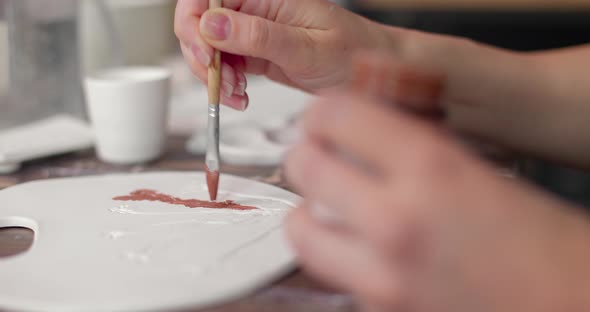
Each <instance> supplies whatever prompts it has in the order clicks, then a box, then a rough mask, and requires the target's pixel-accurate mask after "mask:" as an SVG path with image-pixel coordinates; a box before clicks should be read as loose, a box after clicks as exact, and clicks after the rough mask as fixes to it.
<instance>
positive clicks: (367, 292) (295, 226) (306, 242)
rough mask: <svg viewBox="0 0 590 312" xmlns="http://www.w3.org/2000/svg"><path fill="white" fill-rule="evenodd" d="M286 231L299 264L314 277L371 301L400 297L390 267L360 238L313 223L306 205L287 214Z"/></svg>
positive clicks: (389, 300) (397, 285) (396, 282)
mask: <svg viewBox="0 0 590 312" xmlns="http://www.w3.org/2000/svg"><path fill="white" fill-rule="evenodd" d="M287 234H288V236H289V239H290V241H291V242H292V245H293V247H294V249H295V251H296V253H297V258H298V261H299V263H300V264H301V265H302V266H303V268H304V269H306V270H307V271H308V272H310V273H311V274H313V275H314V276H317V277H318V278H320V279H322V280H324V281H326V282H328V283H330V284H331V285H333V286H335V287H337V288H340V289H342V290H344V291H347V292H351V293H353V294H355V295H358V296H360V297H363V298H371V301H375V302H388V303H393V302H396V301H398V300H399V298H401V292H400V288H399V285H400V280H399V279H396V276H397V277H399V275H397V274H396V272H393V271H392V268H393V266H391V265H390V264H389V263H387V262H386V261H384V259H383V258H382V257H381V256H380V255H379V253H378V252H376V251H375V250H374V249H372V247H371V246H370V245H368V244H366V243H365V242H364V241H363V240H362V239H361V238H359V237H357V236H355V235H354V234H351V233H348V232H346V231H341V230H339V229H334V228H329V227H325V226H322V225H321V224H320V223H318V222H316V221H315V220H314V218H313V217H312V216H311V215H310V213H309V209H308V208H306V207H305V205H304V206H303V207H300V208H298V209H296V210H295V211H294V212H293V213H292V214H291V215H290V216H289V219H288V222H287Z"/></svg>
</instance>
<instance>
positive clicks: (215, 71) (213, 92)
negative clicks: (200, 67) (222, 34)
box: [208, 0, 222, 105]
mask: <svg viewBox="0 0 590 312" xmlns="http://www.w3.org/2000/svg"><path fill="white" fill-rule="evenodd" d="M221 7H222V0H209V9H215V8H221ZM208 85H209V87H208V88H209V104H217V105H219V102H220V92H221V52H219V51H218V50H215V53H214V56H213V59H212V60H211V64H210V65H209V80H208Z"/></svg>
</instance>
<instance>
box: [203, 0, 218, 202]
mask: <svg viewBox="0 0 590 312" xmlns="http://www.w3.org/2000/svg"><path fill="white" fill-rule="evenodd" d="M221 6H222V0H210V1H209V9H215V8H220V7H221ZM208 82H209V87H208V88H209V123H208V126H207V155H206V159H205V163H206V166H207V168H206V170H207V188H208V190H209V197H210V199H211V200H216V199H217V191H218V187H219V169H220V159H219V158H220V156H219V111H220V109H219V103H220V84H221V53H220V52H219V51H218V50H215V53H214V57H213V59H212V61H211V64H210V65H209V79H208Z"/></svg>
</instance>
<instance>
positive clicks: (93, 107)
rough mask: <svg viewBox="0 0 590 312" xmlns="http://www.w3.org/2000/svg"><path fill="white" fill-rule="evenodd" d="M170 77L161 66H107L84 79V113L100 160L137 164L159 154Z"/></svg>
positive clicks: (168, 98) (162, 148)
mask: <svg viewBox="0 0 590 312" xmlns="http://www.w3.org/2000/svg"><path fill="white" fill-rule="evenodd" d="M170 78H171V74H170V72H169V71H168V70H166V69H164V68H160V67H127V68H118V69H110V70H106V71H103V72H100V73H98V74H95V75H92V76H89V77H87V78H86V81H85V86H84V87H85V91H86V102H87V105H88V113H89V116H90V120H91V122H92V126H93V129H94V134H95V136H96V149H97V153H98V157H99V158H100V159H101V160H102V161H105V162H109V163H114V164H138V163H145V162H149V161H152V160H155V159H157V158H158V157H159V156H161V155H162V153H163V151H164V145H165V140H166V128H167V127H166V126H167V125H166V121H167V117H168V116H167V115H168V104H169V100H170Z"/></svg>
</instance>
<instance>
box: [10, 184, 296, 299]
mask: <svg viewBox="0 0 590 312" xmlns="http://www.w3.org/2000/svg"><path fill="white" fill-rule="evenodd" d="M204 180H205V177H204V174H203V173H150V174H134V175H110V176H101V177H88V178H73V179H62V180H53V181H43V182H34V183H28V184H23V185H20V186H17V187H13V188H10V189H7V190H3V191H0V227H7V226H24V227H29V228H31V229H33V230H34V231H35V233H36V236H35V242H34V243H33V246H32V247H31V249H30V250H29V251H27V252H26V253H24V254H21V255H18V256H15V257H11V258H6V259H1V260H0V279H1V282H0V310H2V309H8V310H26V311H138V310H147V311H158V310H160V311H161V310H170V309H174V308H183V307H190V308H194V307H202V306H207V305H211V304H216V303H220V302H222V301H225V300H233V299H236V298H237V297H239V296H242V295H245V294H248V293H249V292H251V291H253V290H255V289H257V288H259V287H262V286H264V285H267V284H268V283H270V282H272V281H273V280H275V279H277V278H278V277H280V276H281V275H283V274H285V273H287V272H289V271H290V270H292V269H293V266H294V257H293V254H292V252H291V251H290V249H289V247H288V244H287V243H286V241H285V239H284V237H283V231H282V224H283V221H284V218H285V216H286V215H287V213H288V212H289V210H290V209H292V208H293V207H294V205H295V203H296V202H297V201H298V200H300V198H299V197H298V196H297V195H295V194H292V193H290V192H287V191H284V190H282V189H279V188H276V187H273V186H270V185H266V184H262V183H259V182H254V181H250V180H247V179H243V178H238V177H233V176H228V175H224V176H222V179H221V181H220V198H219V199H220V200H226V199H231V200H235V201H236V202H238V203H239V204H243V205H252V206H257V207H260V208H261V209H259V210H252V211H234V210H218V209H203V208H196V209H191V208H186V207H184V206H175V205H170V204H164V203H158V202H143V201H142V202H120V201H115V200H113V199H112V198H113V197H115V196H119V195H126V194H128V193H130V192H131V191H134V190H137V189H153V190H157V191H159V192H162V193H166V194H170V195H173V196H177V197H181V198H186V199H188V198H198V199H206V198H207V191H206V189H205V187H204Z"/></svg>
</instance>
